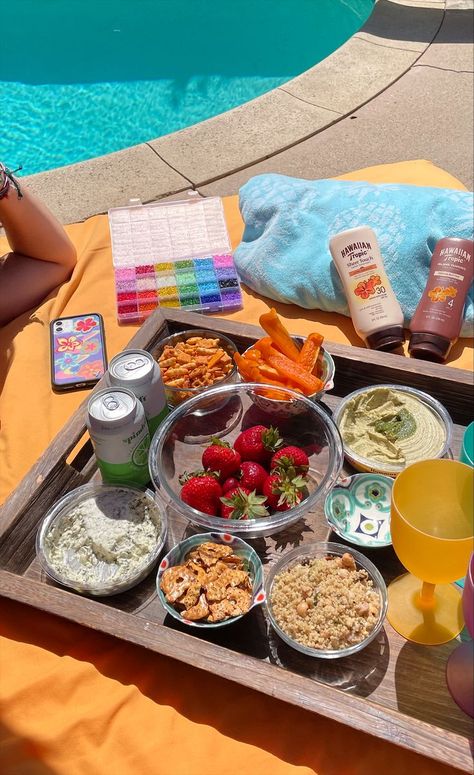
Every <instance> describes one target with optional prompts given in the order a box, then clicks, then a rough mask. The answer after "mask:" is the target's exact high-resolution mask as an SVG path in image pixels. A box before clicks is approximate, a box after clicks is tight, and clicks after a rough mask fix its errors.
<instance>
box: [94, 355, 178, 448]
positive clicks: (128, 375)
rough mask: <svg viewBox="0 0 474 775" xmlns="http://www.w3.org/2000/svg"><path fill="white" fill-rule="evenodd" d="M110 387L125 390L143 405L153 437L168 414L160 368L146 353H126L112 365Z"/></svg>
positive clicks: (114, 360)
mask: <svg viewBox="0 0 474 775" xmlns="http://www.w3.org/2000/svg"><path fill="white" fill-rule="evenodd" d="M107 380H108V383H109V385H112V386H113V387H124V388H127V389H128V390H131V391H132V393H134V395H135V396H136V397H137V398H138V400H139V401H141V403H142V404H143V408H144V410H145V417H146V421H147V423H148V428H149V431H150V436H153V434H154V432H155V431H156V429H157V428H158V425H159V424H160V423H161V421H162V420H163V418H164V417H165V416H166V415H167V414H168V411H169V409H168V404H167V401H166V394H165V386H164V384H163V379H162V377H161V371H160V367H159V366H158V364H157V362H156V361H155V359H154V358H153V357H152V356H151V355H150V353H148V352H147V351H146V350H125V351H124V352H122V353H119V354H118V355H116V356H115V357H114V358H112V360H111V361H110V363H109V370H108V373H107Z"/></svg>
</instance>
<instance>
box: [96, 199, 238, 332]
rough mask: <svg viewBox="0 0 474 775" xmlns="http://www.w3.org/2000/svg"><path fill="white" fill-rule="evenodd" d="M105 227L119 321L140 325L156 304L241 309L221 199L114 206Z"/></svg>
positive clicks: (201, 309) (197, 309)
mask: <svg viewBox="0 0 474 775" xmlns="http://www.w3.org/2000/svg"><path fill="white" fill-rule="evenodd" d="M109 224H110V232H111V238H112V253H113V263H114V271H115V285H116V294H117V313H118V320H119V322H120V323H141V322H142V321H143V320H145V318H146V317H148V315H149V314H150V313H151V312H152V311H153V310H154V309H155V308H156V307H157V306H161V307H179V308H183V309H188V310H195V311H201V312H222V311H226V310H233V309H239V308H241V307H242V295H241V291H240V283H239V279H238V275H237V271H236V269H235V265H234V260H233V258H232V255H231V254H230V253H229V250H230V242H229V235H228V232H227V227H226V223H225V218H224V211H223V207H222V201H221V199H220V198H219V197H211V198H209V199H202V200H197V201H193V202H189V201H183V202H172V203H169V204H156V205H145V206H134V207H128V208H127V207H120V208H114V209H112V210H110V211H109Z"/></svg>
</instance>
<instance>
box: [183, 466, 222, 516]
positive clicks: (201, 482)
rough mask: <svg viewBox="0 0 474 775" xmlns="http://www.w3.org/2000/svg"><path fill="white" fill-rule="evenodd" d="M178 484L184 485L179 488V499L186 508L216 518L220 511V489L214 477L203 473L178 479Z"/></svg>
mask: <svg viewBox="0 0 474 775" xmlns="http://www.w3.org/2000/svg"><path fill="white" fill-rule="evenodd" d="M179 480H180V482H181V483H182V484H183V481H184V484H183V486H182V488H181V493H180V497H181V500H182V501H184V503H187V504H188V506H192V508H193V509H197V510H198V511H203V512H204V514H210V515H211V516H212V517H217V515H218V514H219V511H220V505H221V504H220V500H219V499H220V497H221V495H222V487H221V486H220V484H219V482H218V481H217V479H216V477H215V476H213V475H212V474H208V473H206V472H205V471H203V472H197V473H194V474H189V475H186V474H185V475H184V476H183V477H180V479H179Z"/></svg>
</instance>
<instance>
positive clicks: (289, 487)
mask: <svg viewBox="0 0 474 775" xmlns="http://www.w3.org/2000/svg"><path fill="white" fill-rule="evenodd" d="M202 466H203V470H201V471H195V472H194V473H192V474H186V473H185V474H183V475H182V476H180V478H179V481H180V483H181V484H182V488H181V493H180V496H181V500H183V501H184V502H185V503H187V504H188V505H189V506H192V507H193V508H194V509H197V510H198V511H202V512H204V513H205V514H210V515H211V516H213V517H223V518H224V519H257V518H258V517H267V516H269V515H270V514H272V513H273V512H275V511H287V510H288V509H292V508H294V506H296V505H297V504H298V503H300V502H301V501H302V500H303V499H304V498H305V497H306V495H307V484H308V477H307V472H308V467H309V460H308V456H307V455H306V453H305V451H304V450H303V449H301V448H300V447H296V446H284V441H283V439H282V438H281V437H280V434H279V432H278V430H277V429H276V428H272V427H270V428H266V427H265V426H264V425H254V426H253V427H252V428H247V430H245V431H242V433H240V435H239V436H238V437H237V438H236V440H235V442H234V446H233V447H231V446H230V444H228V443H227V442H225V441H220V439H217V438H213V439H212V443H211V444H210V445H209V446H208V447H206V449H205V450H204V452H203V455H202Z"/></svg>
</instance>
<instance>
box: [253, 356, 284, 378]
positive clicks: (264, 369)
mask: <svg viewBox="0 0 474 775" xmlns="http://www.w3.org/2000/svg"><path fill="white" fill-rule="evenodd" d="M258 370H259V372H260V374H261V376H262V380H263V382H265V381H266V380H267V379H279V378H280V375H279V374H278V372H277V370H276V369H274V368H272V366H269V365H268V363H266V361H264V360H263V358H262V360H261V361H259V363H258Z"/></svg>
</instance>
